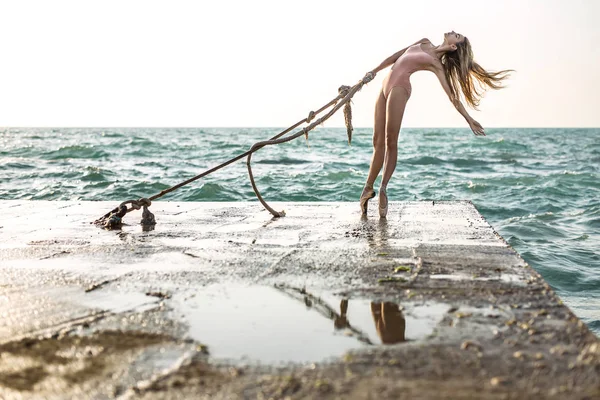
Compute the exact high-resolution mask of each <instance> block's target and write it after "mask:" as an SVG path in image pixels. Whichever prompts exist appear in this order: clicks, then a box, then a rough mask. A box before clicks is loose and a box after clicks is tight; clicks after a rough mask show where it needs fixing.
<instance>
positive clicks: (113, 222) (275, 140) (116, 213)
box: [93, 72, 375, 230]
mask: <svg viewBox="0 0 600 400" xmlns="http://www.w3.org/2000/svg"><path fill="white" fill-rule="evenodd" d="M373 78H375V73H373V72H368V73H367V74H366V75H365V76H364V77H363V78H362V79H361V80H360V81H359V82H358V83H357V84H356V85H354V86H352V87H350V86H340V87H339V89H338V96H337V97H336V98H334V99H333V100H331V101H330V102H329V103H327V104H325V105H324V106H323V107H321V108H319V109H318V110H317V111H310V112H309V113H308V116H307V117H306V118H304V119H302V120H300V121H298V122H296V123H295V124H294V125H292V126H290V127H289V128H287V129H285V130H283V131H281V132H280V133H278V134H277V135H275V136H273V137H272V138H271V139H269V140H265V141H261V142H258V143H255V144H254V145H253V146H252V147H251V148H250V150H248V151H246V152H245V153H243V154H240V155H238V156H236V157H234V158H232V159H230V160H227V161H225V162H224V163H222V164H220V165H217V166H216V167H213V168H211V169H209V170H207V171H204V172H203V173H201V174H200V175H196V176H195V177H193V178H190V179H188V180H186V181H183V182H181V183H179V184H177V185H175V186H172V187H170V188H168V189H165V190H163V191H161V192H160V193H158V194H155V195H154V196H152V197H149V198H141V199H138V200H127V201H124V202H123V203H121V204H120V205H119V206H118V207H116V208H114V209H113V210H111V211H109V212H108V213H106V214H104V215H103V216H102V217H100V218H98V219H97V220H95V221H94V222H93V223H94V224H96V225H97V226H99V227H101V228H104V229H109V230H112V229H121V227H122V225H123V218H124V217H125V215H126V214H127V213H129V212H131V211H133V210H139V209H140V208H143V211H142V220H141V222H140V223H141V224H142V227H143V229H144V230H151V229H153V227H154V225H156V220H155V218H154V215H153V214H152V213H151V212H150V210H149V209H148V207H150V205H151V204H152V201H154V200H156V199H158V198H160V197H162V196H164V195H166V194H168V193H171V192H173V191H175V190H177V189H179V188H180V187H182V186H185V185H187V184H189V183H191V182H194V181H195V180H198V179H200V178H203V177H205V176H206V175H208V174H211V173H213V172H215V171H217V170H219V169H221V168H223V167H226V166H227V165H229V164H231V163H234V162H235V161H238V160H240V159H242V158H244V157H247V160H246V165H247V167H248V177H249V179H250V183H251V184H252V189H253V190H254V193H255V194H256V197H257V198H258V200H259V201H260V202H261V204H262V205H263V206H264V207H265V209H267V210H268V211H269V212H270V213H271V214H273V216H274V217H283V216H285V212H284V211H275V210H274V209H273V208H271V207H270V206H269V205H268V204H267V203H266V201H265V200H264V199H263V197H262V196H261V195H260V192H259V191H258V187H257V186H256V182H255V181H254V175H253V174H252V167H251V166H250V161H251V159H252V153H254V152H256V151H258V150H259V149H262V148H263V147H266V146H272V145H276V144H282V143H286V142H289V141H291V140H294V139H296V138H298V137H300V136H304V137H305V138H306V141H307V142H308V132H310V131H311V130H313V129H314V128H316V127H317V126H319V125H321V124H323V123H324V122H325V121H326V120H328V119H329V118H330V117H331V116H332V115H333V114H335V113H336V112H337V111H338V110H339V109H340V108H341V107H342V106H344V121H345V123H346V132H347V134H348V144H351V142H352V131H353V130H354V128H353V127H352V108H351V101H350V100H351V99H352V97H353V96H354V94H356V92H358V91H359V90H360V89H362V87H363V86H364V85H366V84H367V83H369V82H370V81H372V80H373ZM332 106H333V108H332V109H331V110H329V111H328V112H327V113H326V114H325V115H323V116H322V117H320V118H318V119H317V120H315V121H314V122H313V120H314V119H315V117H316V116H317V115H318V114H320V113H321V112H323V111H325V110H326V109H328V108H329V107H332ZM304 123H307V124H309V125H308V126H305V127H304V128H302V129H301V130H300V131H299V132H296V133H293V134H291V135H289V136H286V137H283V136H284V135H286V134H287V133H289V132H291V131H293V130H294V129H296V128H298V127H299V126H300V125H302V124H304ZM128 204H130V205H131V207H129V208H128V207H127V205H128Z"/></svg>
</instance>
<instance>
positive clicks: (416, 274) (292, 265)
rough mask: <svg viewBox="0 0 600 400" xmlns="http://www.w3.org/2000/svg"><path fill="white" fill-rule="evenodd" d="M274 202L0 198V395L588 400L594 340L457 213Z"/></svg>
mask: <svg viewBox="0 0 600 400" xmlns="http://www.w3.org/2000/svg"><path fill="white" fill-rule="evenodd" d="M273 206H274V207H275V208H276V209H278V210H280V209H285V211H286V214H287V216H286V217H284V218H280V219H273V218H271V216H270V215H269V214H268V213H267V212H266V211H264V210H263V209H262V207H260V205H259V204H257V203H175V202H173V203H172V202H157V203H155V204H153V205H152V207H151V210H152V211H153V212H154V214H155V215H156V219H157V226H156V229H155V230H153V231H149V232H144V231H142V229H141V227H140V226H139V225H138V222H139V218H140V217H141V215H140V214H139V213H137V214H136V213H135V212H134V213H131V214H129V215H128V216H126V217H125V223H126V224H127V225H125V226H124V227H123V229H122V230H121V231H104V230H100V229H98V228H96V227H94V226H93V225H90V224H89V222H90V221H93V220H94V219H96V218H98V217H99V216H100V215H103V214H104V213H105V212H106V211H108V210H110V209H112V208H114V207H115V204H114V203H109V202H31V201H0V216H1V217H0V226H1V229H0V238H1V240H0V271H1V274H0V304H1V305H2V307H1V311H0V312H1V320H2V322H3V323H2V324H1V325H0V398H6V399H11V398H14V399H21V398H25V399H27V398H32V399H33V398H49V399H52V398H57V399H58V398H78V399H80V398H145V399H153V398H161V399H162V398H174V399H175V398H177V399H179V398H194V399H197V398H206V399H238V398H239V399H244V398H252V399H254V398H265V399H266V398H275V399H276V398H292V399H296V398H317V397H318V398H330V399H337V398H339V399H347V398H356V399H404V398H406V399H421V398H423V399H425V398H448V399H457V398H458V399H461V398H465V399H466V398H486V399H507V398H556V399H564V398H569V399H586V398H587V399H592V398H598V397H600V378H599V377H600V345H599V343H598V338H597V337H596V336H595V335H594V334H593V333H591V332H590V331H589V330H588V329H587V327H586V326H585V325H584V324H583V323H582V322H581V321H579V320H578V319H577V317H576V316H574V315H573V314H572V313H571V312H570V310H569V309H568V308H567V307H565V306H564V305H563V304H562V302H561V300H560V299H559V298H558V297H557V296H556V295H555V293H554V292H553V291H552V289H551V288H550V287H549V286H548V285H547V284H546V283H545V282H544V280H543V279H542V278H541V277H540V276H539V275H538V274H537V273H536V272H535V271H534V270H533V269H532V268H530V267H529V266H528V265H527V263H526V262H525V261H524V260H523V259H522V258H521V257H520V256H519V255H518V254H517V253H516V252H515V251H514V250H513V249H512V248H511V247H510V246H509V245H508V244H507V243H506V242H505V241H504V240H503V239H502V238H501V237H500V236H499V235H498V234H497V233H496V232H495V231H494V229H493V228H492V227H491V226H489V224H488V223H487V222H486V221H485V220H484V219H483V217H482V216H481V215H480V214H479V213H478V212H477V210H476V209H475V207H474V206H473V205H472V204H471V203H469V202H435V204H434V203H432V202H406V203H391V204H390V214H389V218H388V219H387V220H380V219H379V218H376V217H374V216H371V215H370V216H369V217H367V218H365V217H361V215H360V214H359V212H358V205H357V204H354V203H274V204H273ZM278 288H279V289H278ZM320 344H324V345H323V346H322V347H319V345H320ZM269 346H272V349H275V350H271V351H270V352H269V349H268V348H269ZM277 346H279V347H277ZM297 360H310V361H297Z"/></svg>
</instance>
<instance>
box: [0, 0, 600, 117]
mask: <svg viewBox="0 0 600 400" xmlns="http://www.w3.org/2000/svg"><path fill="white" fill-rule="evenodd" d="M599 16H600V0H498V1H486V0H476V1H472V0H456V1H448V0H443V1H437V0H410V1H406V0H395V1H379V0H361V1H353V0H340V1H338V0H302V1H290V0H273V1H271V0H252V1H248V0H198V1H178V0H169V1H166V0H165V1H148V0H144V1H134V0H129V1H128V0H119V1H113V0H104V1H83V0H76V1H64V0H53V1H47V0H41V1H33V0H19V1H16V0H6V1H5V0H0V126H13V127H16V126H21V127H25V126H55V127H67V126H80V127H81V126H103V127H110V126H113V127H114V126H120V127H125V126H144V127H166V126H174V127H218V126H226V127H242V126H244V127H258V126H271V127H273V126H275V127H276V126H288V125H291V124H292V123H294V122H296V121H298V120H299V119H301V118H303V117H304V116H306V114H307V113H308V111H310V110H314V109H317V108H318V107H320V106H321V105H323V104H325V103H326V102H328V101H329V100H330V99H332V98H333V97H335V96H336V94H337V87H338V86H340V85H342V84H348V85H353V84H355V83H356V82H357V81H358V80H359V79H360V78H362V76H363V75H364V73H365V72H367V71H369V70H371V69H373V68H374V67H375V66H377V65H378V64H379V63H380V62H381V61H382V60H383V59H384V58H386V57H387V56H389V55H391V54H393V53H394V52H395V51H397V50H399V49H401V48H403V47H405V46H407V45H409V44H411V43H412V42H414V41H416V40H418V39H420V38H422V37H428V38H429V39H430V40H431V41H432V42H433V43H434V44H439V43H440V42H441V39H442V34H443V32H446V31H449V30H453V29H454V30H456V31H457V32H461V33H464V34H465V35H467V36H468V37H469V38H470V40H471V42H472V45H473V49H474V53H475V58H476V60H477V61H478V62H479V63H480V64H482V66H483V67H484V68H487V69H491V70H494V69H505V68H512V69H515V70H517V72H516V73H515V74H514V75H513V77H512V78H511V79H510V81H509V82H508V85H509V87H508V88H507V89H505V90H501V91H497V92H489V94H488V95H487V96H486V97H485V98H484V99H483V101H482V105H481V107H480V112H472V115H473V116H474V117H475V118H476V119H477V120H478V121H479V122H481V123H482V125H484V126H485V127H555V126H558V127H598V126H600V96H599V95H598V91H599V90H600V46H599V44H600V24H599V23H598V18H599ZM385 73H387V70H385V71H382V72H380V73H379V74H378V76H377V78H376V79H375V80H374V81H373V82H371V83H370V84H369V85H368V86H367V87H365V88H364V89H363V90H362V91H361V92H359V93H358V94H357V95H356V96H355V97H354V109H353V111H354V125H355V126H358V127H369V126H372V115H373V106H374V103H375V100H376V98H377V95H378V92H379V90H380V88H381V82H382V80H383V77H384V76H385ZM412 84H413V94H412V97H411V99H410V102H409V104H408V108H407V112H406V114H405V118H404V123H403V126H407V127H455V126H459V127H463V126H464V127H466V124H465V122H464V120H463V119H462V117H461V116H460V115H459V114H458V113H457V112H456V111H455V110H454V108H453V107H452V106H451V104H450V103H449V102H448V100H447V98H446V96H445V94H444V92H443V90H442V89H441V87H440V85H439V83H438V81H437V79H436V77H435V75H433V74H432V73H430V72H418V73H416V74H414V75H413V77H412ZM342 125H343V118H342V115H341V112H340V113H339V115H336V116H334V117H333V118H332V119H330V122H327V123H326V125H325V126H342Z"/></svg>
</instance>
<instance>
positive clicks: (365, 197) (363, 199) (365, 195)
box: [360, 185, 375, 214]
mask: <svg viewBox="0 0 600 400" xmlns="http://www.w3.org/2000/svg"><path fill="white" fill-rule="evenodd" d="M373 197H375V190H374V189H373V186H368V185H367V186H365V188H364V189H363V192H362V194H361V195H360V209H361V211H362V213H363V214H366V213H367V206H368V203H369V200H371V199H372V198H373Z"/></svg>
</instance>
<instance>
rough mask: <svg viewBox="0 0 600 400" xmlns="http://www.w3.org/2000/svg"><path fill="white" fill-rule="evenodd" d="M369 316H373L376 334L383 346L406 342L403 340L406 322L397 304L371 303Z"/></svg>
mask: <svg viewBox="0 0 600 400" xmlns="http://www.w3.org/2000/svg"><path fill="white" fill-rule="evenodd" d="M371 314H372V315H373V321H374V322H375V328H376V329H377V334H378V335H379V337H380V338H381V342H382V343H383V344H393V343H398V342H403V341H404V340H406V339H405V338H404V331H405V329H406V321H405V320H404V316H403V315H402V311H400V308H399V307H398V305H397V304H394V303H390V302H385V303H375V302H372V303H371Z"/></svg>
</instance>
